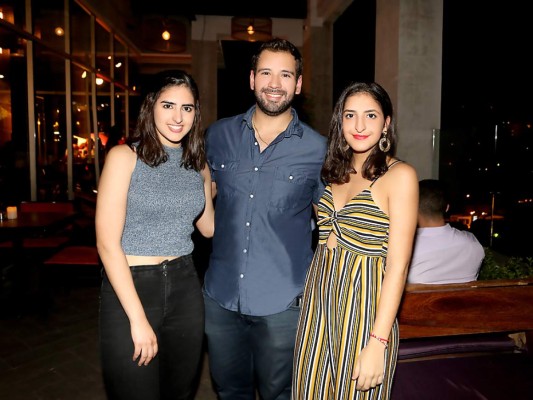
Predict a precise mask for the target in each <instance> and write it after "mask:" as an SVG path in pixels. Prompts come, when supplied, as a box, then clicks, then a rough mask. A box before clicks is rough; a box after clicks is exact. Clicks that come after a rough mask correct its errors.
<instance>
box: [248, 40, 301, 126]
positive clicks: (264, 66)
mask: <svg viewBox="0 0 533 400" xmlns="http://www.w3.org/2000/svg"><path fill="white" fill-rule="evenodd" d="M250 88H251V89H252V90H253V91H254V95H255V99H256V102H257V106H258V107H259V109H260V110H261V111H263V112H264V113H265V114H267V115H269V116H276V115H280V114H283V113H284V112H285V111H287V110H288V109H289V108H290V106H291V104H292V101H293V100H294V96H295V95H296V94H299V93H300V91H301V88H302V77H301V76H300V77H298V79H297V78H296V60H295V59H294V57H293V56H292V54H290V53H288V52H284V51H278V52H273V51H270V50H265V51H263V52H262V53H261V55H260V57H259V60H258V62H257V70H256V71H255V73H254V71H252V72H251V73H250Z"/></svg>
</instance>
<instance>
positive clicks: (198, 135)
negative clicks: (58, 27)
mask: <svg viewBox="0 0 533 400" xmlns="http://www.w3.org/2000/svg"><path fill="white" fill-rule="evenodd" d="M200 123H201V118H200V102H199V97H198V89H197V86H196V83H195V82H194V81H193V79H192V77H191V76H189V75H188V74H186V73H185V72H183V71H179V70H178V71H165V72H163V73H160V74H157V75H156V76H155V77H154V79H153V81H152V82H151V85H150V87H149V89H148V93H147V95H146V97H145V98H144V101H143V103H142V105H141V110H140V114H139V117H138V120H137V126H136V129H135V132H134V134H133V135H132V136H130V137H128V139H127V143H126V144H121V145H117V146H115V147H113V148H112V149H111V150H110V151H109V153H108V155H107V159H106V162H105V166H104V169H103V172H102V176H101V179H100V184H99V188H98V197H97V206H96V237H97V247H98V253H99V255H100V257H101V260H102V263H103V265H104V269H105V274H104V278H103V283H102V288H101V297H100V350H101V362H102V372H103V377H104V383H105V388H106V391H107V395H108V398H109V399H124V400H126V399H127V400H132V399H139V400H140V399H142V400H147V399H153V400H159V399H192V398H193V395H194V390H195V378H196V375H197V372H198V367H199V363H200V359H201V355H202V345H203V329H204V305H203V297H202V291H201V284H200V281H199V279H198V276H197V273H196V269H195V266H194V265H193V261H192V256H191V253H192V251H193V242H192V240H191V234H192V233H193V230H194V224H196V227H197V228H198V230H199V231H200V232H201V233H202V234H203V235H204V236H206V237H210V236H212V235H213V231H214V209H213V203H212V195H211V177H210V173H209V168H208V167H207V164H206V156H205V152H204V147H205V146H204V137H203V133H202V131H201V130H200Z"/></svg>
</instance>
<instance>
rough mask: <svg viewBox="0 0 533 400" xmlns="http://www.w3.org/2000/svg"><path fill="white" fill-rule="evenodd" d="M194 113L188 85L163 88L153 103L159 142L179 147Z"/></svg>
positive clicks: (192, 99) (188, 129)
mask: <svg viewBox="0 0 533 400" xmlns="http://www.w3.org/2000/svg"><path fill="white" fill-rule="evenodd" d="M195 114H196V108H195V106H194V97H193V94H192V92H191V90H190V89H189V88H188V87H186V86H171V87H169V88H167V89H165V90H163V91H162V92H161V94H160V95H159V98H158V99H157V101H156V102H155V105H154V121H155V126H156V130H157V134H158V136H159V140H161V143H162V144H163V145H165V146H169V147H180V146H181V140H182V139H183V138H184V137H185V135H187V134H188V133H189V131H190V130H191V128H192V126H193V123H194V116H195Z"/></svg>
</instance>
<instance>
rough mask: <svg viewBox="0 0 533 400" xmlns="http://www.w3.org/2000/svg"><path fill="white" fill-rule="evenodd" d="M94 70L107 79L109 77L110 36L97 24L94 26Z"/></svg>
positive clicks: (110, 60)
mask: <svg viewBox="0 0 533 400" xmlns="http://www.w3.org/2000/svg"><path fill="white" fill-rule="evenodd" d="M95 37H96V39H95V43H96V70H97V71H98V73H100V74H103V75H105V76H107V77H110V76H111V62H112V59H111V37H112V36H111V34H110V33H109V32H108V31H107V29H106V28H104V27H103V26H102V25H100V24H99V23H96V25H95Z"/></svg>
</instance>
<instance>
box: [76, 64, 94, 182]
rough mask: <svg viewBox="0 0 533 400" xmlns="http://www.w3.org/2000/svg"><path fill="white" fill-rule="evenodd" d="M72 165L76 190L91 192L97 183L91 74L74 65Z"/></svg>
mask: <svg viewBox="0 0 533 400" xmlns="http://www.w3.org/2000/svg"><path fill="white" fill-rule="evenodd" d="M71 76H72V165H73V185H74V191H75V192H84V193H91V192H92V190H93V189H94V188H95V185H96V178H95V172H94V165H93V162H92V160H91V157H90V147H91V148H92V145H91V131H92V129H91V124H92V118H91V110H90V104H91V74H90V73H89V72H87V71H86V70H85V69H84V68H82V67H81V66H78V65H75V64H73V65H72V75H71Z"/></svg>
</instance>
